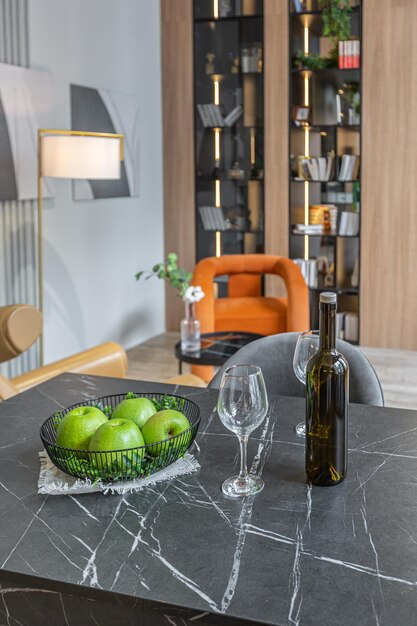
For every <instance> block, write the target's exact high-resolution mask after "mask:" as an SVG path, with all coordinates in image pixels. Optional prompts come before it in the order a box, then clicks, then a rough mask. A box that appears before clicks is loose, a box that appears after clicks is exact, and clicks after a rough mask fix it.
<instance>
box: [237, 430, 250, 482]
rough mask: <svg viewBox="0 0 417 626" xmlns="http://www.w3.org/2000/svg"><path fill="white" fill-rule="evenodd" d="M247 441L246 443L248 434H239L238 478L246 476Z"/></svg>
mask: <svg viewBox="0 0 417 626" xmlns="http://www.w3.org/2000/svg"><path fill="white" fill-rule="evenodd" d="M247 443H248V436H247V435H244V436H242V435H240V436H239V444H240V472H239V478H242V479H243V480H244V479H245V478H246V477H247V475H248V468H247Z"/></svg>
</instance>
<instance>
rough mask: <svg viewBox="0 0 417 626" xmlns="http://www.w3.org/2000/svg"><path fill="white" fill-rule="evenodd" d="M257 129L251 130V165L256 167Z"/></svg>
mask: <svg viewBox="0 0 417 626" xmlns="http://www.w3.org/2000/svg"><path fill="white" fill-rule="evenodd" d="M255 161H256V157H255V129H254V128H251V129H250V164H251V165H255Z"/></svg>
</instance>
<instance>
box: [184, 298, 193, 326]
mask: <svg viewBox="0 0 417 626" xmlns="http://www.w3.org/2000/svg"><path fill="white" fill-rule="evenodd" d="M185 319H186V320H187V322H194V321H195V302H186V303H185Z"/></svg>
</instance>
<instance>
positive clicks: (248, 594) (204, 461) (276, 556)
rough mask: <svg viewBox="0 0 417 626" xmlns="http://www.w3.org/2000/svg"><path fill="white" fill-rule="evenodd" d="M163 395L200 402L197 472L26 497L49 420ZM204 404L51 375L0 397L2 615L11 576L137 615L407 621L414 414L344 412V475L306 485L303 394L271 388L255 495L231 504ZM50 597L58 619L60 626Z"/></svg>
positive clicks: (208, 404)
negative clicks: (108, 397) (70, 410)
mask: <svg viewBox="0 0 417 626" xmlns="http://www.w3.org/2000/svg"><path fill="white" fill-rule="evenodd" d="M174 389H175V391H176V393H179V394H180V395H184V396H187V397H192V399H193V400H194V401H195V402H197V403H198V404H199V405H200V407H201V411H202V423H201V426H200V431H199V434H198V436H197V439H196V444H195V445H194V448H193V450H192V451H193V453H194V454H195V455H196V457H197V458H198V459H199V462H200V464H201V469H200V470H199V471H198V472H197V473H196V474H192V475H189V476H183V477H180V478H176V479H174V480H172V481H170V482H167V483H161V484H159V485H157V486H155V487H152V488H148V489H147V490H146V491H145V492H142V493H138V494H131V495H125V496H114V495H108V496H104V495H103V494H86V495H80V496H77V497H72V496H71V497H68V496H41V495H38V493H37V479H38V473H39V461H38V452H39V450H40V449H41V442H40V439H39V434H38V431H39V427H40V424H41V423H42V421H43V420H44V419H45V418H46V417H47V416H48V415H50V414H51V413H53V412H54V411H55V410H57V409H60V408H62V407H65V406H68V405H71V404H74V403H75V402H77V401H79V400H82V399H83V398H85V399H90V398H94V397H97V396H100V395H104V394H105V393H106V394H111V393H122V392H127V391H137V392H140V391H161V390H167V391H168V392H173V391H174ZM216 399H217V392H216V391H215V390H204V389H196V388H192V387H181V388H178V387H175V388H174V387H173V386H168V385H160V384H156V383H155V384H154V383H149V382H147V383H144V382H138V381H128V380H117V379H108V378H102V377H91V376H80V375H76V374H63V375H61V376H59V377H57V378H55V379H53V380H51V381H49V382H47V383H44V384H42V385H40V386H38V387H36V388H34V389H33V390H30V391H28V392H25V393H23V394H21V395H19V396H16V397H15V398H12V399H11V400H8V401H6V402H3V403H1V404H0V427H1V439H0V489H1V498H0V537H1V540H0V566H1V567H0V595H1V597H2V602H3V604H2V603H1V602H0V616H2V619H1V622H2V623H6V622H7V623H12V624H15V623H16V624H17V623H21V622H20V621H19V622H18V621H11V617H10V616H11V603H12V599H11V596H12V595H13V594H12V593H11V592H13V591H14V588H13V587H11V586H10V584H11V583H10V581H15V584H16V585H17V584H18V585H19V586H20V587H24V588H25V591H26V592H30V591H31V590H35V589H36V590H45V591H46V590H55V593H61V592H62V593H70V594H77V593H78V594H79V595H80V596H83V597H87V598H91V599H92V600H93V599H94V598H95V597H97V594H98V595H99V596H100V597H101V598H103V597H104V596H103V594H107V595H106V598H107V599H110V600H111V601H112V602H114V603H123V602H127V601H131V602H133V600H134V602H135V606H136V603H138V606H140V607H143V610H144V611H145V610H146V611H148V612H149V610H150V611H154V616H155V618H154V621H147V622H146V624H148V623H149V624H151V623H152V624H153V623H155V624H156V623H166V624H167V625H168V624H174V626H175V625H177V624H178V625H179V624H188V623H189V624H193V623H194V622H198V623H199V624H254V623H262V624H320V625H327V624H329V625H330V624H344V625H350V624H351V625H355V626H358V625H360V624H379V625H382V624H387V625H388V624H390V625H391V624H401V625H404V624H411V623H415V621H414V620H415V619H416V618H415V616H416V612H417V412H416V411H405V410H398V409H381V408H376V407H365V406H360V405H352V406H351V411H350V427H349V470H348V476H347V479H346V480H345V481H344V483H342V484H341V485H338V486H336V487H327V488H326V487H324V488H323V487H313V488H312V487H311V486H309V485H308V484H306V480H305V473H304V445H303V443H302V441H301V440H300V439H298V438H297V437H296V435H295V433H294V425H295V424H296V423H297V422H298V421H300V419H302V418H303V415H304V403H303V400H302V399H300V398H289V397H283V396H272V397H270V410H269V413H268V416H267V418H266V420H265V422H264V423H263V424H262V426H261V427H260V428H258V430H257V431H255V432H254V433H253V435H252V437H251V439H250V443H249V451H248V452H249V453H248V456H249V465H250V467H251V469H252V471H256V472H259V473H261V474H262V477H263V479H264V481H265V489H264V491H263V492H262V493H261V494H259V495H257V496H254V497H251V498H246V499H243V500H241V501H235V500H232V499H228V498H226V497H225V496H223V494H222V492H221V488H220V486H221V482H222V480H224V479H225V478H226V477H228V476H230V475H231V474H233V473H235V472H236V470H237V467H238V460H239V457H238V442H237V438H236V437H235V436H234V435H233V434H231V433H229V432H228V431H226V430H225V428H224V427H223V425H222V424H221V422H220V420H219V418H218V416H217V414H216V412H215V410H214V406H215V403H216ZM6 581H7V585H8V587H7V588H5V585H6ZM16 581H17V582H16ZM19 581H20V582H19ZM61 603H62V608H63V612H64V615H65V621H63V622H62V623H72V622H70V619H69V613H68V609H67V611H65V606H64V604H63V602H62V598H61ZM130 606H133V605H132V604H131V605H130ZM156 616H158V620H160V621H157V619H156ZM27 623H31V622H30V621H29V622H27ZM33 623H35V622H33ZM45 623H47V622H45ZM56 623H58V622H56ZM74 623H75V622H74ZM78 623H87V621H85V622H84V621H82V622H78ZM88 623H90V622H88ZM91 623H94V622H91ZM95 623H100V624H101V622H98V621H96V622H95ZM129 623H130V622H129ZM132 623H133V622H132ZM138 623H139V622H138ZM142 623H145V622H141V624H142Z"/></svg>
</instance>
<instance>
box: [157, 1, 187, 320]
mask: <svg viewBox="0 0 417 626" xmlns="http://www.w3.org/2000/svg"><path fill="white" fill-rule="evenodd" d="M192 4H193V3H192V0H161V44H162V93H163V130H164V138H163V141H164V242H165V252H166V253H168V252H177V253H178V254H179V257H180V258H179V260H180V264H181V266H183V267H185V268H186V269H188V270H190V271H192V269H193V267H194V264H195V249H196V244H195V183H194V90H193V73H194V71H193V6H192ZM183 317H184V307H183V304H182V302H181V300H180V299H179V298H178V297H177V295H176V292H175V291H174V290H173V289H172V287H171V286H170V285H167V288H166V325H167V329H168V330H175V331H179V325H180V320H181V319H182V318H183Z"/></svg>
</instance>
